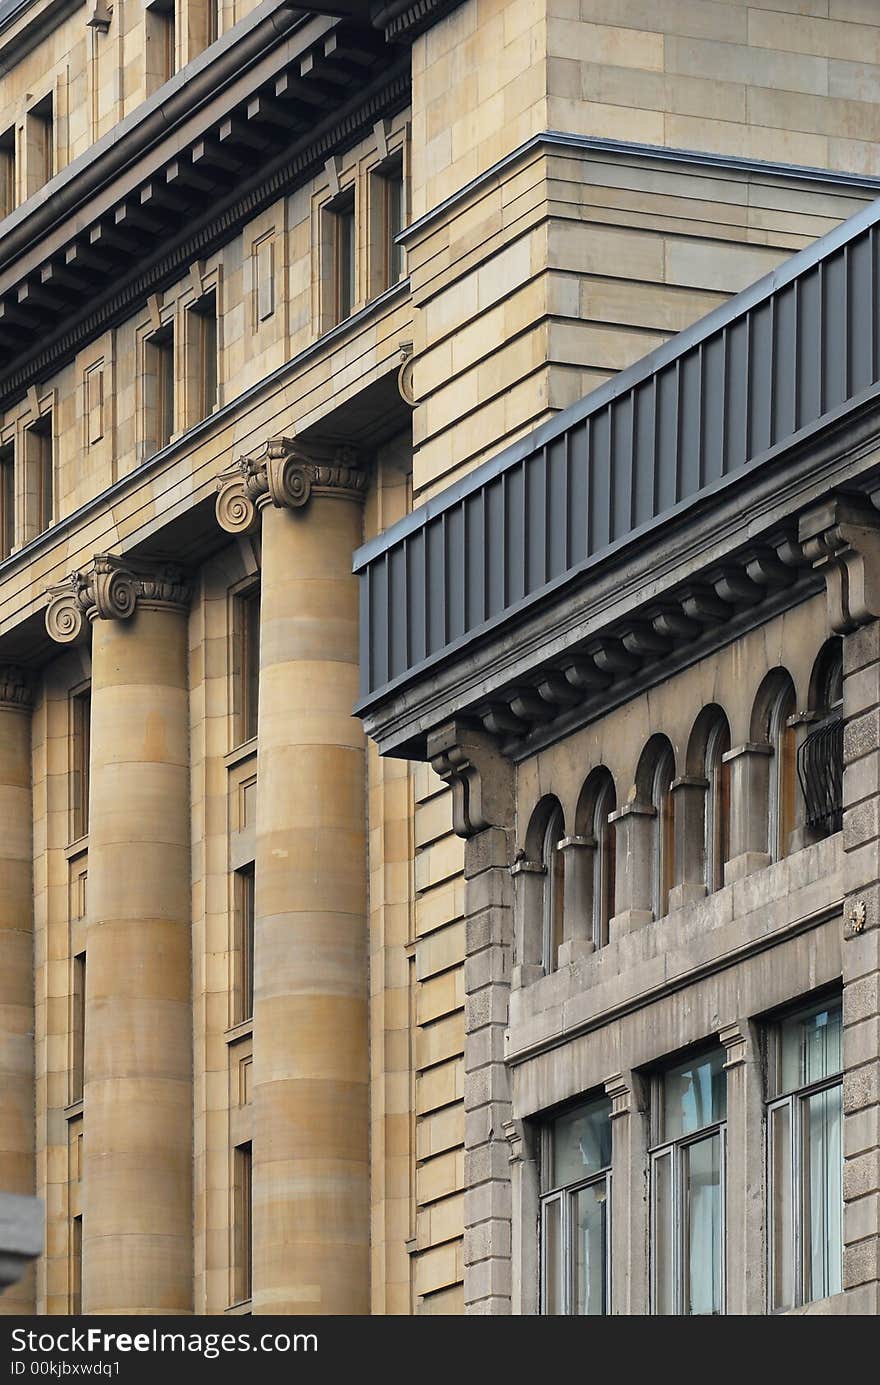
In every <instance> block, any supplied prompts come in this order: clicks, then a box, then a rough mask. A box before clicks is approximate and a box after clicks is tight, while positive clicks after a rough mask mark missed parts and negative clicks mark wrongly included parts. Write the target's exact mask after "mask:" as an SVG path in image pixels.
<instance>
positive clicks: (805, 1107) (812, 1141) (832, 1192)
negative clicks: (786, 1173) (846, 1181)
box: [802, 1086, 843, 1303]
mask: <svg viewBox="0 0 880 1385" xmlns="http://www.w3.org/2000/svg"><path fill="white" fill-rule="evenodd" d="M842 1090H843V1089H842V1088H841V1087H839V1086H838V1087H831V1088H829V1089H828V1090H827V1091H824V1092H816V1093H815V1094H814V1095H813V1096H810V1097H805V1098H804V1099H803V1103H802V1119H803V1132H802V1140H803V1163H804V1168H803V1173H804V1186H803V1200H804V1232H803V1248H804V1302H805V1303H808V1302H809V1301H810V1300H811V1299H816V1298H827V1296H828V1295H829V1294H839V1293H840V1284H841V1259H842V1250H841V1213H842V1202H843V1199H842V1190H841V1170H842V1154H841V1143H840V1127H841V1094H842Z"/></svg>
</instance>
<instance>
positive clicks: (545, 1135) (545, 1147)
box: [538, 1096, 614, 1317]
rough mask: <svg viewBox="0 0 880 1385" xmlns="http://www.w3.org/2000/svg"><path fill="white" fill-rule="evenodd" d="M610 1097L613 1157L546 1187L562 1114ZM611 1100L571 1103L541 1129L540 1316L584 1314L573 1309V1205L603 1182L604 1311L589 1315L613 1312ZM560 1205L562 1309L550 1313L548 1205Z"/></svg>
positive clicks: (574, 1286) (539, 1211)
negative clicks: (581, 1175)
mask: <svg viewBox="0 0 880 1385" xmlns="http://www.w3.org/2000/svg"><path fill="white" fill-rule="evenodd" d="M606 1101H607V1106H608V1116H607V1119H608V1123H609V1144H610V1145H611V1146H612V1148H611V1158H610V1161H609V1163H608V1164H606V1165H605V1167H604V1168H602V1169H597V1170H596V1171H595V1172H594V1173H591V1174H588V1175H587V1176H586V1177H585V1178H581V1179H577V1180H575V1181H574V1182H572V1183H563V1184H558V1185H553V1186H552V1187H548V1188H545V1187H543V1182H544V1171H545V1170H547V1169H549V1168H551V1167H552V1151H553V1136H554V1130H555V1126H556V1122H557V1120H558V1118H559V1116H561V1115H568V1114H574V1113H575V1112H577V1111H578V1110H579V1109H582V1108H583V1109H587V1108H589V1107H590V1106H592V1105H594V1104H595V1105H599V1104H600V1103H603V1104H604V1103H605V1102H606ZM610 1127H611V1102H610V1099H606V1098H604V1097H601V1096H595V1097H592V1098H588V1099H587V1100H586V1101H580V1102H578V1103H577V1104H576V1105H574V1106H571V1107H570V1108H568V1109H567V1110H566V1111H561V1112H558V1113H557V1115H556V1116H555V1117H551V1118H548V1119H546V1120H545V1121H544V1122H543V1124H542V1125H541V1129H540V1143H539V1158H540V1179H539V1188H538V1315H539V1316H541V1317H547V1316H554V1317H556V1316H561V1317H580V1316H582V1315H581V1314H578V1313H575V1312H574V1308H573V1305H574V1302H575V1296H576V1285H575V1276H576V1268H577V1262H576V1257H575V1255H574V1242H573V1236H572V1230H573V1226H574V1224H575V1215H576V1214H575V1212H574V1207H575V1203H576V1200H577V1196H578V1194H579V1193H582V1192H583V1191H584V1190H585V1189H588V1188H596V1187H599V1186H600V1185H602V1186H604V1189H605V1200H604V1208H605V1212H604V1216H605V1222H604V1235H605V1256H604V1259H605V1264H604V1280H603V1286H602V1292H603V1300H604V1312H603V1313H602V1314H591V1315H590V1316H597V1317H598V1316H601V1317H607V1316H609V1315H610V1313H611V1249H612V1186H613V1177H614V1170H613V1159H614V1155H613V1133H612V1131H611V1128H610ZM554 1204H558V1206H559V1209H560V1211H559V1235H560V1244H559V1253H560V1256H561V1265H562V1279H561V1285H560V1287H561V1292H562V1300H563V1311H562V1313H561V1314H552V1315H550V1314H548V1312H547V1269H548V1253H547V1236H546V1230H547V1221H546V1209H547V1208H548V1207H550V1206H551V1205H554Z"/></svg>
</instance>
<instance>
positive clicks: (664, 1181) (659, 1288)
mask: <svg viewBox="0 0 880 1385" xmlns="http://www.w3.org/2000/svg"><path fill="white" fill-rule="evenodd" d="M651 1196H652V1199H653V1207H652V1219H651V1220H652V1236H653V1244H652V1253H653V1264H654V1286H653V1290H654V1292H653V1311H654V1312H655V1313H661V1314H669V1313H674V1312H675V1292H674V1288H673V1283H674V1279H673V1276H674V1267H675V1247H674V1240H673V1234H674V1233H673V1228H674V1225H675V1222H674V1212H673V1206H672V1198H673V1191H672V1152H671V1150H667V1151H666V1153H665V1154H660V1155H658V1156H657V1157H656V1158H655V1159H654V1161H653V1163H652V1166H651Z"/></svg>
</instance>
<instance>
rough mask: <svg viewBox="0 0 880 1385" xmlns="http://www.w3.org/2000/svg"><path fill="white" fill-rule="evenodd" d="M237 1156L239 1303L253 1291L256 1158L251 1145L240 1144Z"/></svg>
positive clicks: (236, 1232) (236, 1279)
mask: <svg viewBox="0 0 880 1385" xmlns="http://www.w3.org/2000/svg"><path fill="white" fill-rule="evenodd" d="M234 1154H235V1158H234V1170H233V1177H234V1197H235V1225H234V1239H235V1248H234V1261H235V1287H234V1290H233V1292H234V1295H235V1302H236V1303H244V1302H245V1301H246V1300H247V1299H249V1298H250V1297H251V1294H252V1282H253V1281H252V1265H253V1231H252V1227H253V1174H252V1169H253V1160H252V1154H251V1145H250V1144H249V1143H248V1144H245V1145H238V1146H237V1147H236V1149H235V1152H234Z"/></svg>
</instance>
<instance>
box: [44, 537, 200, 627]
mask: <svg viewBox="0 0 880 1385" xmlns="http://www.w3.org/2000/svg"><path fill="white" fill-rule="evenodd" d="M48 595H49V604H48V606H47V608H46V629H47V631H48V632H49V635H50V637H51V638H52V639H53V640H54V641H55V642H56V643H57V644H75V643H76V642H77V641H78V640H80V639H81V638H82V637H83V636H84V635H85V634H86V632H87V630H88V625H89V623H90V622H91V621H94V620H129V619H130V618H131V617H132V616H133V615H134V613H135V611H136V610H137V608H138V606H141V607H143V608H145V609H147V610H163V609H164V610H169V609H170V610H185V609H186V607H187V606H188V605H189V600H190V587H189V582H188V579H187V577H186V574H185V573H184V571H183V569H182V568H179V567H175V566H173V565H172V564H170V563H157V564H145V563H135V562H128V561H126V560H125V559H123V558H117V557H114V556H113V555H111V554H99V555H98V556H97V557H95V558H94V559H93V560H92V562H91V563H90V564H89V566H88V567H87V568H82V569H80V570H79V571H78V572H72V573H71V574H70V575H69V576H68V577H66V578H65V579H64V581H63V582H58V583H56V584H55V585H54V586H52V587H50V588H49V593H48Z"/></svg>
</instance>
